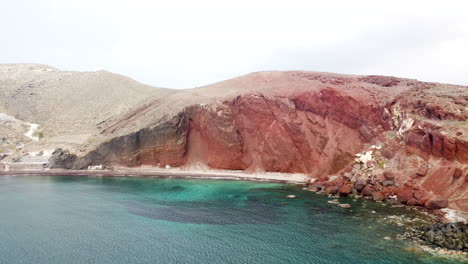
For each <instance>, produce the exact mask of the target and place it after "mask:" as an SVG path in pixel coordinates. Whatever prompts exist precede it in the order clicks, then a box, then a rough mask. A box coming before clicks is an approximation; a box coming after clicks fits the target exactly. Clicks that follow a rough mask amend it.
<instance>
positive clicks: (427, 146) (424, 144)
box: [419, 134, 432, 154]
mask: <svg viewBox="0 0 468 264" xmlns="http://www.w3.org/2000/svg"><path fill="white" fill-rule="evenodd" d="M419 148H420V149H421V150H422V151H424V152H426V153H428V154H431V153H432V144H431V138H430V136H429V135H428V134H426V135H424V136H423V138H422V140H421V142H420V143H419Z"/></svg>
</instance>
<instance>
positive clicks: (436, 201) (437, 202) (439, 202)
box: [424, 195, 448, 209]
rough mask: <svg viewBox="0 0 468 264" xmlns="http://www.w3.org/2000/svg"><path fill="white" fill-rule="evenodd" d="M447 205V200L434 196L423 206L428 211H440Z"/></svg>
mask: <svg viewBox="0 0 468 264" xmlns="http://www.w3.org/2000/svg"><path fill="white" fill-rule="evenodd" d="M447 205H448V200H447V199H445V198H444V197H442V196H441V195H436V196H433V197H430V198H429V199H428V200H427V201H426V203H425V204H424V206H425V207H426V208H428V209H440V208H445V207H447Z"/></svg>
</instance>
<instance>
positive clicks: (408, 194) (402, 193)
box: [395, 189, 413, 203]
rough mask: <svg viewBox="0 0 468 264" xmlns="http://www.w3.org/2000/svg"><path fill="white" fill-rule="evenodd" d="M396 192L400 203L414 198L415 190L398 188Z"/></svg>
mask: <svg viewBox="0 0 468 264" xmlns="http://www.w3.org/2000/svg"><path fill="white" fill-rule="evenodd" d="M395 193H396V195H397V200H398V201H399V202H400V203H407V202H408V201H409V200H410V199H412V198H413V191H412V190H410V189H398V190H397V191H396V192H395Z"/></svg>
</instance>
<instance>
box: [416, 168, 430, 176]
mask: <svg viewBox="0 0 468 264" xmlns="http://www.w3.org/2000/svg"><path fill="white" fill-rule="evenodd" d="M427 171H428V168H427V167H420V168H418V170H417V171H416V175H418V176H419V177H424V176H426V174H427Z"/></svg>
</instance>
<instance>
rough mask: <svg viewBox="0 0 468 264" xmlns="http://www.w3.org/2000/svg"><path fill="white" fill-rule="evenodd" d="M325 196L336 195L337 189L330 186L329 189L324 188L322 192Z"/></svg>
mask: <svg viewBox="0 0 468 264" xmlns="http://www.w3.org/2000/svg"><path fill="white" fill-rule="evenodd" d="M324 193H325V194H326V195H329V194H337V193H338V187H337V186H330V187H327V188H325V192H324Z"/></svg>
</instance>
